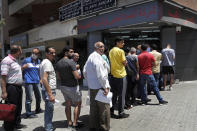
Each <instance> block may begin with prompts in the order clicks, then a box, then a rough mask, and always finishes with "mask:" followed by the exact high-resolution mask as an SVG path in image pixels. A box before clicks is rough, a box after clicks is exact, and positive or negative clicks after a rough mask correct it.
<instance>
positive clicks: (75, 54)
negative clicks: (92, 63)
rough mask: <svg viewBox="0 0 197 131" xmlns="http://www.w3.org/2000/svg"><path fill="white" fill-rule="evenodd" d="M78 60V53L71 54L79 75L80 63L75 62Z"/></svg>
mask: <svg viewBox="0 0 197 131" xmlns="http://www.w3.org/2000/svg"><path fill="white" fill-rule="evenodd" d="M78 60H79V54H78V53H74V54H73V61H74V62H75V64H76V69H77V71H78V73H79V75H81V70H80V65H79V64H78V63H77V62H78Z"/></svg>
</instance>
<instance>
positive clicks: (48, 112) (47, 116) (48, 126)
mask: <svg viewBox="0 0 197 131" xmlns="http://www.w3.org/2000/svg"><path fill="white" fill-rule="evenodd" d="M51 91H52V94H53V96H55V95H56V92H55V90H51ZM42 98H43V100H44V101H45V112H44V127H45V131H53V124H52V119H53V110H54V103H53V102H50V101H49V96H48V93H47V91H45V90H42Z"/></svg>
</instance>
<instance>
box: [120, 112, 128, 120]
mask: <svg viewBox="0 0 197 131" xmlns="http://www.w3.org/2000/svg"><path fill="white" fill-rule="evenodd" d="M129 116H130V115H129V114H126V113H121V114H119V116H118V118H119V119H122V118H128V117H129Z"/></svg>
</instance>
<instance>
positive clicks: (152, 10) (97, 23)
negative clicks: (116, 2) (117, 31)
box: [78, 1, 159, 33]
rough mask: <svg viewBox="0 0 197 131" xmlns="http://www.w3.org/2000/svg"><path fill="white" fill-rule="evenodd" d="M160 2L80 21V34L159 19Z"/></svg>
mask: <svg viewBox="0 0 197 131" xmlns="http://www.w3.org/2000/svg"><path fill="white" fill-rule="evenodd" d="M158 4H159V3H158V1H153V2H149V3H146V4H142V5H137V6H135V7H130V8H125V9H121V10H117V11H114V12H110V13H107V14H103V15H99V16H95V17H91V18H89V19H84V20H79V21H78V33H85V32H91V31H96V30H103V29H109V28H113V27H118V26H127V25H132V24H136V23H142V22H150V21H155V20H158V19H159V6H158Z"/></svg>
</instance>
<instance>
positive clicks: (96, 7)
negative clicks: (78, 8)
mask: <svg viewBox="0 0 197 131" xmlns="http://www.w3.org/2000/svg"><path fill="white" fill-rule="evenodd" d="M115 5H116V0H83V15H87V14H90V13H94V12H97V11H101V10H103V9H106V8H109V7H113V6H115Z"/></svg>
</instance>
